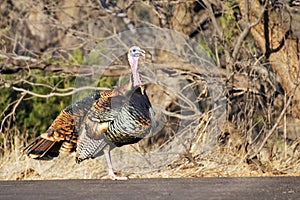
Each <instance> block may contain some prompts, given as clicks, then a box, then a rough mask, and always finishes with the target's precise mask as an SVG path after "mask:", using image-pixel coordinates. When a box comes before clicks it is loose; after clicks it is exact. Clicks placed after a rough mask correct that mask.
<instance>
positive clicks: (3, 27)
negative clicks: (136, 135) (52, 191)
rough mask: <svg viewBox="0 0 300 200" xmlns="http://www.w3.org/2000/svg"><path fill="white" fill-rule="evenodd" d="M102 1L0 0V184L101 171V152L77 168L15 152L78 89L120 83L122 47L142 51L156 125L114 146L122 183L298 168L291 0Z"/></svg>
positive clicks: (299, 127) (66, 159)
mask: <svg viewBox="0 0 300 200" xmlns="http://www.w3.org/2000/svg"><path fill="white" fill-rule="evenodd" d="M100 2H102V4H101V3H100ZM104 2H106V1H89V0H86V1H82V2H76V1H47V0H45V1H43V2H39V3H38V4H36V3H35V1H31V0H26V1H20V2H15V1H14V2H11V1H5V2H4V3H2V4H1V5H0V12H1V19H4V20H2V21H1V22H0V72H1V75H0V90H1V97H0V103H3V106H1V109H2V111H1V116H0V119H1V127H0V134H1V135H0V141H1V145H0V146H1V149H0V153H1V155H0V160H1V164H0V179H2V180H23V179H74V178H80V179H81V178H83V179H84V178H101V177H103V176H104V175H106V173H107V171H106V170H107V168H106V163H105V159H104V158H100V162H99V160H88V161H85V162H83V163H81V164H80V165H78V164H76V163H75V155H74V154H71V155H65V154H62V155H59V157H57V158H55V159H53V160H50V161H37V160H32V159H29V158H28V157H27V156H25V155H23V154H22V152H21V149H22V148H23V147H24V146H26V144H27V143H28V141H29V140H30V139H32V138H33V137H34V136H36V135H39V134H40V133H41V132H42V131H45V130H46V128H47V126H49V125H50V124H51V121H52V120H53V119H54V118H55V116H56V115H57V113H58V112H59V111H60V110H61V109H63V108H64V107H65V106H67V105H68V104H70V103H72V100H74V98H78V96H76V95H78V93H79V90H83V89H85V88H83V89H81V87H83V86H91V87H93V89H103V88H107V87H113V86H115V85H119V84H122V83H123V82H124V80H125V81H126V80H127V78H128V70H126V69H127V64H126V58H125V59H124V52H126V48H128V46H131V45H132V44H138V45H141V47H143V48H145V49H146V50H147V57H146V59H145V60H143V62H142V63H141V71H142V75H143V77H142V78H143V81H145V82H146V83H147V92H148V95H149V96H150V100H151V102H152V104H153V105H155V108H156V117H157V120H158V121H159V122H160V123H159V127H157V129H156V130H155V131H154V132H153V134H154V135H153V137H149V138H145V139H144V140H142V141H141V142H140V143H138V144H135V145H130V146H125V147H121V148H119V149H115V150H113V151H112V159H113V163H114V165H115V170H116V171H119V173H121V174H122V175H127V176H129V177H130V178H140V177H143V178H152V177H155V178H157V177H163V178H167V177H218V176H269V175H271V176H273V175H274V176H275V175H292V174H294V175H295V174H296V175H297V173H298V172H300V163H299V162H300V161H299V158H300V145H299V144H300V136H299V133H300V117H299V116H300V106H299V105H300V104H299V102H300V89H299V87H298V85H299V74H300V67H299V55H300V54H299V37H300V34H299V33H298V32H299V31H298V30H299V28H298V24H300V21H299V20H298V17H297V16H299V13H298V10H297V9H299V8H297V6H296V7H294V5H293V3H290V4H287V3H284V2H281V1H264V2H263V4H261V1H258V0H257V1H256V0H255V1H248V0H236V1H235V0H232V1H219V2H218V1H213V0H203V1H195V0H191V1H143V2H140V1H107V2H106V3H104ZM250 2H251V5H250ZM297 14H298V15H297ZM150 27H151V28H150ZM135 28H146V30H147V31H144V30H145V29H139V30H137V29H135ZM160 28H166V29H160ZM167 29H168V30H169V31H167ZM150 30H151V31H150ZM143 31H144V32H143ZM174 31H178V32H176V33H175V32H174ZM118 33H122V34H120V35H118ZM174 41H175V42H174ZM191 41H192V42H191ZM107 55H109V56H111V57H110V58H107V57H106V56H107ZM83 65H85V67H83ZM107 65H110V67H109V68H108V69H106V70H105V69H104V68H102V67H103V66H107ZM101 66H102V67H101ZM74 88H75V89H74ZM90 91H91V90H89V92H90ZM87 93H88V92H87ZM84 94H86V93H84ZM84 94H81V95H84Z"/></svg>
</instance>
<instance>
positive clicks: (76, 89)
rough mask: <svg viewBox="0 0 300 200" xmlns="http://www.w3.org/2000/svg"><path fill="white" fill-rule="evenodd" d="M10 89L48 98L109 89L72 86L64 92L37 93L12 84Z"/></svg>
mask: <svg viewBox="0 0 300 200" xmlns="http://www.w3.org/2000/svg"><path fill="white" fill-rule="evenodd" d="M12 89H13V90H15V91H18V92H24V93H26V94H30V95H32V96H35V97H40V98H49V97H53V96H59V97H65V96H70V95H73V94H75V93H77V92H80V91H83V90H109V88H103V87H90V86H86V87H81V88H74V89H73V90H72V91H70V92H66V93H57V92H51V93H49V94H38V93H35V92H31V91H29V90H25V89H23V88H18V87H15V86H13V87H12Z"/></svg>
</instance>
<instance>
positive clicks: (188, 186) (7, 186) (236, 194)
mask: <svg viewBox="0 0 300 200" xmlns="http://www.w3.org/2000/svg"><path fill="white" fill-rule="evenodd" d="M0 199H1V200H4V199H8V200H20V199H22V200H29V199H30V200H38V199H43V200H46V199H53V200H55V199H64V200H68V199H72V200H86V199H87V200H88V199H126V200H132V199H139V200H143V199H151V200H153V199H180V200H185V199H300V177H261V178H191V179H187V178H183V179H131V180H128V181H111V180H50V181H0Z"/></svg>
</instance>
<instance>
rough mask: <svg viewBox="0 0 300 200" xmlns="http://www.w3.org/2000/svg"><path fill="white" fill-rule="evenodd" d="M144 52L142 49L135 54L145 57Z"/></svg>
mask: <svg viewBox="0 0 300 200" xmlns="http://www.w3.org/2000/svg"><path fill="white" fill-rule="evenodd" d="M145 53H146V52H145V51H144V50H143V49H140V50H139V51H138V52H137V54H138V56H145Z"/></svg>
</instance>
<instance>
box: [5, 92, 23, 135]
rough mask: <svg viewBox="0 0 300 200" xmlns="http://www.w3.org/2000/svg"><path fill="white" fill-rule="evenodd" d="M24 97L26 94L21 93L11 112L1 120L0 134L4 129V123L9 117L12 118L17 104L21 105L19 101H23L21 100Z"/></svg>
mask: <svg viewBox="0 0 300 200" xmlns="http://www.w3.org/2000/svg"><path fill="white" fill-rule="evenodd" d="M25 96H26V93H21V97H20V98H19V99H18V100H17V102H16V104H15V105H14V107H13V109H12V111H11V112H10V113H9V114H8V115H6V116H5V117H4V118H3V120H2V122H1V127H0V134H4V133H3V131H2V130H3V127H4V123H5V122H6V120H7V119H8V118H9V117H11V116H12V117H14V115H15V112H16V109H17V107H18V106H19V104H20V103H21V101H22V100H23V98H24V97H25Z"/></svg>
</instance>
